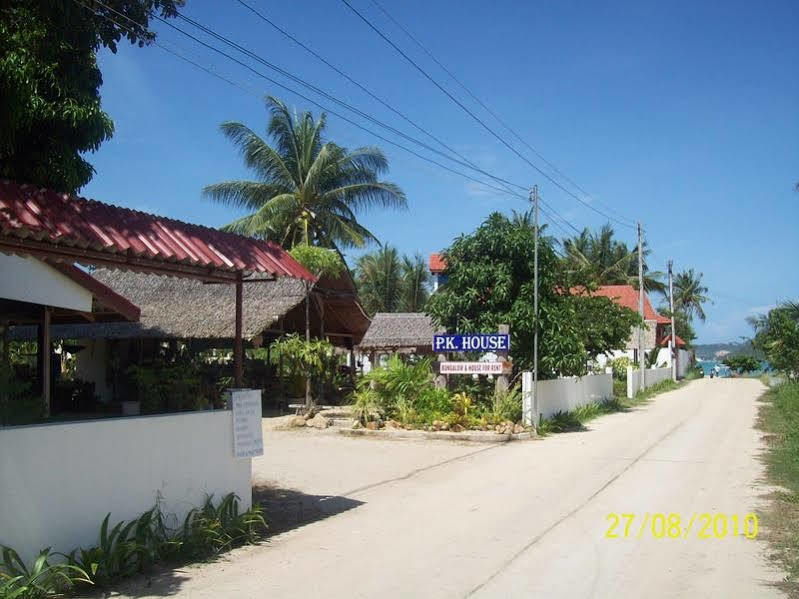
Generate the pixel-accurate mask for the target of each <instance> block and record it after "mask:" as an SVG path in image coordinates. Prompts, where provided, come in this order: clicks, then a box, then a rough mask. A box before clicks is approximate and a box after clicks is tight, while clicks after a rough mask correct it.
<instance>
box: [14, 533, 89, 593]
mask: <svg viewBox="0 0 799 599" xmlns="http://www.w3.org/2000/svg"><path fill="white" fill-rule="evenodd" d="M2 548H3V563H2V564H0V597H3V599H6V598H19V599H39V598H40V597H48V596H51V595H54V594H56V593H61V592H64V591H69V590H70V589H72V588H73V587H74V586H75V585H76V584H79V583H85V584H91V579H90V577H89V575H88V573H87V572H86V571H84V570H83V569H81V568H79V567H78V566H75V565H73V564H67V563H54V564H51V563H50V555H51V553H50V548H49V547H48V548H47V549H42V550H41V551H40V552H39V555H38V556H37V557H36V559H35V560H34V561H33V565H32V566H31V567H30V568H28V567H27V566H26V565H25V562H23V561H22V558H20V556H19V554H18V553H17V552H16V551H14V549H12V548H11V547H6V546H2Z"/></svg>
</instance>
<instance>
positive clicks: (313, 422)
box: [306, 414, 330, 429]
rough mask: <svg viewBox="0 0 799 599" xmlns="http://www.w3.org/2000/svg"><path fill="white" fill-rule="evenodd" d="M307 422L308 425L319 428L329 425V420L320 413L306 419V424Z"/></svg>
mask: <svg viewBox="0 0 799 599" xmlns="http://www.w3.org/2000/svg"><path fill="white" fill-rule="evenodd" d="M308 423H310V426H312V427H314V428H319V429H325V428H327V427H328V426H330V421H329V420H328V419H327V418H325V417H324V416H322V415H321V414H317V415H316V416H314V417H313V418H311V419H310V420H308V422H307V423H306V424H308Z"/></svg>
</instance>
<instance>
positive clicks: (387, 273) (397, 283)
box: [355, 245, 430, 314]
mask: <svg viewBox="0 0 799 599" xmlns="http://www.w3.org/2000/svg"><path fill="white" fill-rule="evenodd" d="M355 281H356V283H357V285H358V295H359V296H360V298H361V304H362V305H363V307H364V309H365V310H366V311H367V312H368V313H369V314H374V313H375V312H421V311H422V309H423V308H424V305H425V302H427V298H428V297H429V296H430V290H429V287H428V284H429V282H430V273H429V272H428V270H427V264H426V262H425V260H424V258H423V257H422V256H421V255H420V254H416V255H415V256H414V257H413V258H411V257H409V256H402V257H400V255H399V252H397V249H396V248H394V247H392V246H389V245H386V246H383V247H382V248H380V249H379V250H377V251H375V252H371V253H369V254H364V255H363V256H361V257H360V258H359V259H358V261H357V263H356V265H355Z"/></svg>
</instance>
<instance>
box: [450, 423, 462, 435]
mask: <svg viewBox="0 0 799 599" xmlns="http://www.w3.org/2000/svg"><path fill="white" fill-rule="evenodd" d="M450 430H451V431H452V432H453V433H462V432H463V431H464V430H466V429H464V428H463V427H462V426H461V425H460V424H453V425H452V427H450Z"/></svg>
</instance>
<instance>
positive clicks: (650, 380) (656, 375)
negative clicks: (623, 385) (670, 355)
mask: <svg viewBox="0 0 799 599" xmlns="http://www.w3.org/2000/svg"><path fill="white" fill-rule="evenodd" d="M670 378H671V366H669V367H668V368H647V369H646V376H645V377H644V383H645V384H646V387H645V388H647V389H648V388H649V387H651V386H652V385H655V384H657V383H659V382H661V381H665V380H668V379H670ZM640 389H641V371H640V370H633V368H632V366H628V367H627V397H628V398H629V399H632V398H633V397H635V394H636V393H637V392H638V391H639V390H640Z"/></svg>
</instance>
